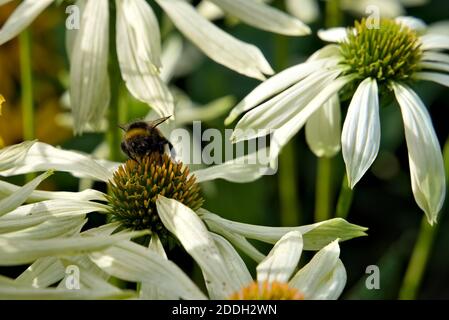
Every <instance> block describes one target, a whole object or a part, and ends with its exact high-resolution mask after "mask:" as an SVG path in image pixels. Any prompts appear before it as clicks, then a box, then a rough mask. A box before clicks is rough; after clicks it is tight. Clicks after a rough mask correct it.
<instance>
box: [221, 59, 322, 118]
mask: <svg viewBox="0 0 449 320" xmlns="http://www.w3.org/2000/svg"><path fill="white" fill-rule="evenodd" d="M326 62H327V61H326V60H324V59H323V60H320V61H313V62H306V63H301V64H298V65H295V66H293V67H290V68H287V69H285V70H283V71H281V72H279V73H277V74H275V75H274V76H272V77H270V78H269V79H267V80H265V81H264V82H262V83H261V84H260V85H258V86H257V87H256V88H255V89H253V91H251V92H250V93H249V94H248V95H247V96H246V97H245V98H243V100H242V101H241V102H240V103H239V104H238V105H236V106H235V107H234V108H233V109H232V110H231V112H230V114H229V116H228V117H227V118H226V120H225V124H226V125H229V124H231V123H232V122H233V121H234V120H235V119H237V117H238V116H239V115H240V114H242V113H243V112H245V111H248V110H250V109H252V108H254V107H255V106H257V105H258V104H260V103H261V102H263V101H264V100H266V99H268V98H270V97H272V96H274V95H275V94H277V93H279V92H281V91H282V90H284V89H286V88H288V87H289V86H291V85H293V84H294V83H296V82H298V81H300V80H301V79H304V78H305V77H307V76H308V75H310V74H311V73H312V72H314V71H315V70H317V69H318V68H321V67H322V66H323V65H324V64H326Z"/></svg>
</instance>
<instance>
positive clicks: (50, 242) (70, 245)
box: [0, 232, 144, 266]
mask: <svg viewBox="0 0 449 320" xmlns="http://www.w3.org/2000/svg"><path fill="white" fill-rule="evenodd" d="M142 234H144V233H143V232H125V233H120V234H115V235H111V236H96V237H81V236H80V237H72V238H52V239H44V240H10V239H5V238H2V237H1V236H0V265H2V266H11V265H19V264H26V263H30V262H33V261H34V260H36V259H38V258H42V257H47V256H66V255H80V254H83V253H86V252H88V251H96V250H102V249H104V248H107V247H108V246H110V245H112V244H114V243H116V242H119V241H122V240H126V239H129V238H133V237H136V236H139V235H142Z"/></svg>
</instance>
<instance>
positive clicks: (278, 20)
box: [210, 0, 310, 36]
mask: <svg viewBox="0 0 449 320" xmlns="http://www.w3.org/2000/svg"><path fill="white" fill-rule="evenodd" d="M210 1H211V2H213V3H215V4H216V5H217V6H219V7H220V8H221V9H223V10H224V11H225V12H227V13H229V14H231V15H232V16H235V17H237V18H239V19H240V20H242V21H243V22H245V23H247V24H249V25H251V26H253V27H256V28H259V29H262V30H267V31H271V32H275V33H279V34H284V35H290V36H300V35H306V34H309V33H310V28H309V27H308V26H306V25H305V24H304V23H302V22H301V21H300V20H299V19H296V18H294V17H291V16H289V15H287V14H285V13H284V12H282V11H280V10H278V9H275V8H272V7H270V6H268V5H266V4H264V3H261V2H260V1H256V0H210Z"/></svg>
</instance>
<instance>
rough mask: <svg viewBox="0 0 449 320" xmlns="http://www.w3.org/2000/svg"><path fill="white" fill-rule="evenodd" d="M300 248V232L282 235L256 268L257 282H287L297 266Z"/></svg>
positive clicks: (301, 245)
mask: <svg viewBox="0 0 449 320" xmlns="http://www.w3.org/2000/svg"><path fill="white" fill-rule="evenodd" d="M302 247H303V243H302V235H301V233H300V232H298V231H290V232H289V233H287V234H285V235H283V236H282V238H281V239H279V241H278V242H276V244H275V245H274V247H273V249H271V251H270V253H269V254H268V256H267V257H266V258H265V259H264V260H263V261H262V262H261V263H259V265H258V266H257V282H265V281H267V282H269V283H271V282H273V281H278V282H288V279H290V277H291V275H292V273H293V271H294V270H295V269H296V267H297V266H298V262H299V258H300V257H301V252H302Z"/></svg>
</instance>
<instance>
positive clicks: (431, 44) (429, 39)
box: [420, 34, 449, 50]
mask: <svg viewBox="0 0 449 320" xmlns="http://www.w3.org/2000/svg"><path fill="white" fill-rule="evenodd" d="M420 39H421V43H422V44H421V47H420V48H421V50H443V49H445V50H449V35H442V34H425V35H423V36H421V38H420Z"/></svg>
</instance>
